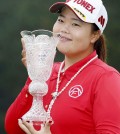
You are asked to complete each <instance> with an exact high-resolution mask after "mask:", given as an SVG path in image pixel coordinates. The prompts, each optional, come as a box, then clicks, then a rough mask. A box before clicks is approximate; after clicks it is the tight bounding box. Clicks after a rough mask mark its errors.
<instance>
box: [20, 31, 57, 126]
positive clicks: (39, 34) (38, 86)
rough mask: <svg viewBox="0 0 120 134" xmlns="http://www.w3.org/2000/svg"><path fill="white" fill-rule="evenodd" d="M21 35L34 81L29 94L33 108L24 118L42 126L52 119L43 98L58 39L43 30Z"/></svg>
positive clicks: (31, 77) (29, 73)
mask: <svg viewBox="0 0 120 134" xmlns="http://www.w3.org/2000/svg"><path fill="white" fill-rule="evenodd" d="M21 35H22V37H23V40H24V43H25V49H26V61H27V71H28V75H29V77H30V79H31V80H32V82H31V83H30V85H29V93H30V94H31V95H32V96H33V102H32V106H31V108H30V110H29V111H28V112H27V113H26V114H24V115H23V116H22V118H23V119H24V120H26V121H30V122H32V123H33V124H34V125H41V124H42V123H43V122H45V121H46V120H47V119H48V118H50V115H49V114H48V113H47V112H46V111H45V109H44V107H43V96H44V95H46V94H47V92H48V85H47V83H46V81H47V80H48V79H49V77H50V74H51V71H52V66H53V62H54V57H55V53H56V46H57V43H58V37H57V34H53V33H52V32H51V31H48V30H42V29H40V30H35V31H32V32H31V31H21Z"/></svg>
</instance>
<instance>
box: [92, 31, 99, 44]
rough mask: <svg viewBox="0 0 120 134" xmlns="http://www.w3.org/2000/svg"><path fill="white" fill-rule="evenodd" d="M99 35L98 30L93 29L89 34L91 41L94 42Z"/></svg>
mask: <svg viewBox="0 0 120 134" xmlns="http://www.w3.org/2000/svg"><path fill="white" fill-rule="evenodd" d="M100 36H101V32H100V30H97V31H94V32H93V33H92V36H91V43H92V44H94V43H95V42H96V41H97V40H98V39H99V37H100Z"/></svg>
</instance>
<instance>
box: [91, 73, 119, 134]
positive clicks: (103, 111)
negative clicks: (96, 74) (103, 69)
mask: <svg viewBox="0 0 120 134" xmlns="http://www.w3.org/2000/svg"><path fill="white" fill-rule="evenodd" d="M93 118H94V122H95V127H96V134H120V74H119V73H117V72H114V71H111V72H107V73H104V74H103V75H102V76H101V77H100V78H99V80H98V82H97V85H96V89H95V98H94V104H93Z"/></svg>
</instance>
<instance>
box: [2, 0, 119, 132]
mask: <svg viewBox="0 0 120 134" xmlns="http://www.w3.org/2000/svg"><path fill="white" fill-rule="evenodd" d="M55 1H56V0H0V134H5V130H4V117H5V113H6V111H7V109H8V107H9V106H10V104H11V103H12V102H13V100H14V99H15V97H16V96H17V95H18V93H19V92H20V90H21V88H22V87H23V85H24V83H25V80H26V78H27V72H26V69H25V67H24V66H23V65H22V63H21V50H22V47H21V41H20V39H21V36H20V31H22V30H35V29H48V30H52V26H53V24H54V22H55V20H56V15H53V14H51V13H49V10H48V9H49V7H50V5H51V4H52V3H54V2H55ZM103 2H104V5H105V6H106V8H107V11H108V14H109V21H108V24H107V27H106V30H105V32H104V33H105V35H106V38H107V48H108V58H107V62H108V64H110V65H111V66H113V67H114V68H116V69H117V70H118V71H120V44H119V39H120V25H119V24H120V8H119V5H120V1H119V0H115V1H113V0H103ZM62 59H63V56H62V55H61V54H59V53H58V54H57V56H56V59H55V60H56V61H59V60H62Z"/></svg>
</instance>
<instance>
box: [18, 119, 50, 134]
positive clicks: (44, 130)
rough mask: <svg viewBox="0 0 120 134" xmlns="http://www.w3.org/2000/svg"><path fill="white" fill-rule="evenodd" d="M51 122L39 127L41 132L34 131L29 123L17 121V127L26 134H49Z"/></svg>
mask: <svg viewBox="0 0 120 134" xmlns="http://www.w3.org/2000/svg"><path fill="white" fill-rule="evenodd" d="M51 124H52V121H47V122H46V123H45V124H44V125H42V126H41V130H39V131H36V130H35V129H34V127H33V125H32V124H31V123H28V122H26V121H24V120H21V119H18V125H19V126H20V128H21V129H22V130H23V131H24V132H25V133H26V134H51V132H50V126H51Z"/></svg>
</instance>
